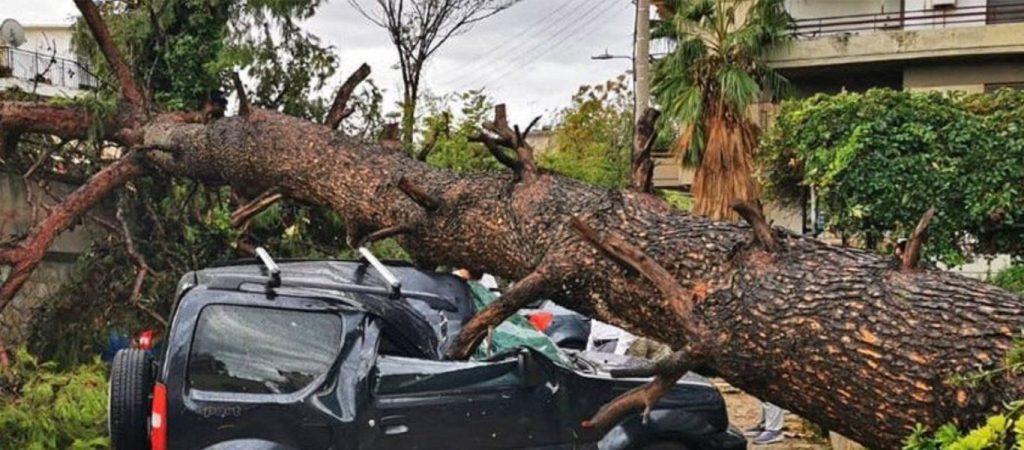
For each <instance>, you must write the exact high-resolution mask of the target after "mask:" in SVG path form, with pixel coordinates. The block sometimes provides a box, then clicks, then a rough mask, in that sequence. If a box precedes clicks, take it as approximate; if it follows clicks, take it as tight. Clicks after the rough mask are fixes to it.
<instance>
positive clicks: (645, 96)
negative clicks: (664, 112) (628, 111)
mask: <svg viewBox="0 0 1024 450" xmlns="http://www.w3.org/2000/svg"><path fill="white" fill-rule="evenodd" d="M635 1H636V27H635V28H634V31H633V41H634V46H633V92H634V95H635V97H634V100H633V101H634V106H633V120H634V122H639V121H640V118H641V116H643V114H644V109H647V106H648V105H649V104H650V98H651V0H635Z"/></svg>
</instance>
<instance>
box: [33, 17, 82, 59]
mask: <svg viewBox="0 0 1024 450" xmlns="http://www.w3.org/2000/svg"><path fill="white" fill-rule="evenodd" d="M24 28H25V43H24V44H22V45H21V46H20V47H18V48H19V49H21V50H26V51H32V52H36V53H42V54H44V55H52V54H54V52H55V51H56V56H57V57H58V58H67V59H78V54H77V53H76V52H75V50H74V46H73V45H72V44H71V37H72V34H73V33H72V30H71V25H25V26H24Z"/></svg>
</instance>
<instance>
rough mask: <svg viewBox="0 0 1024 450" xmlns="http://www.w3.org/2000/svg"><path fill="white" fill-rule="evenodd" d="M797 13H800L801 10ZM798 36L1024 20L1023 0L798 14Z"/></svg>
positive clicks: (806, 37)
mask: <svg viewBox="0 0 1024 450" xmlns="http://www.w3.org/2000/svg"><path fill="white" fill-rule="evenodd" d="M794 15H796V16H797V17H799V14H798V12H794ZM794 22H795V23H794V25H793V36H794V37H795V38H796V39H813V38H817V37H821V36H836V35H852V34H861V33H870V32H876V31H892V30H922V29H934V28H954V27H964V26H978V25H995V24H1004V23H1017V22H1024V1H1019V2H1008V3H1002V4H989V5H978V6H961V7H952V6H951V7H946V8H944V7H935V8H931V9H922V10H913V11H908V10H898V11H894V12H880V13H867V14H852V15H843V16H830V17H812V18H797V19H796V20H795V21H794Z"/></svg>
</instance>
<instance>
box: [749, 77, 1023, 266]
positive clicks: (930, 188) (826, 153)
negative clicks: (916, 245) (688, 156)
mask: <svg viewBox="0 0 1024 450" xmlns="http://www.w3.org/2000/svg"><path fill="white" fill-rule="evenodd" d="M759 160H760V162H761V164H760V165H761V178H762V181H763V183H764V188H765V191H766V194H767V195H768V196H769V197H772V198H774V199H778V200H782V201H783V202H785V203H791V204H792V203H799V202H802V201H804V199H806V198H808V196H807V191H808V189H809V188H810V187H814V188H815V190H816V193H817V199H818V208H819V210H821V211H822V212H823V213H824V214H825V216H826V220H827V226H828V227H829V228H830V231H833V232H835V233H837V234H839V235H840V236H842V237H843V238H845V239H856V240H858V241H859V242H860V243H862V244H863V245H864V246H865V247H870V248H874V249H877V250H885V248H884V247H886V246H887V245H888V244H887V243H891V242H892V241H894V240H895V238H898V237H905V236H907V235H909V234H910V232H911V230H913V228H914V226H915V225H916V223H917V221H918V219H920V217H921V215H922V213H924V211H925V210H926V209H928V207H930V206H935V207H936V208H937V209H938V217H937V218H936V220H934V221H933V222H932V225H931V228H930V229H929V245H928V246H926V248H925V251H926V252H927V253H928V254H929V256H931V257H935V258H937V259H939V260H941V261H943V262H945V263H947V264H951V265H956V264H960V263H963V262H965V261H966V260H968V259H970V258H971V257H973V256H975V254H979V253H980V254H996V253H1011V254H1017V255H1020V254H1022V253H1024V228H1021V227H1020V226H1019V224H1020V223H1021V222H1022V221H1024V202H1020V201H1019V199H1020V197H1021V195H1024V191H1022V187H1024V92H1019V91H1010V90H1003V91H1000V92H998V93H995V94H973V95H965V94H942V93H915V92H902V91H892V90H884V89H875V90H870V91H868V92H867V93H864V94H858V93H844V94H839V95H817V96H814V97H811V98H809V99H804V100H799V101H790V102H785V103H784V104H783V105H782V110H781V115H780V116H779V118H778V120H777V121H776V123H775V124H774V126H773V127H772V128H771V129H769V131H768V132H767V133H766V134H765V137H764V142H763V147H762V149H761V152H760V154H759Z"/></svg>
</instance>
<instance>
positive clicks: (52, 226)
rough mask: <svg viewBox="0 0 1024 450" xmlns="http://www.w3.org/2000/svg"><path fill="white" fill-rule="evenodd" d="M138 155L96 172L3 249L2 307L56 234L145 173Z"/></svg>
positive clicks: (128, 156)
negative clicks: (7, 270)
mask: <svg viewBox="0 0 1024 450" xmlns="http://www.w3.org/2000/svg"><path fill="white" fill-rule="evenodd" d="M142 171H143V167H142V164H140V163H139V161H138V158H137V155H136V154H135V153H130V154H128V155H125V156H124V157H123V158H121V159H120V160H118V161H117V162H115V163H113V164H111V165H109V166H107V167H106V168H104V169H103V170H101V171H99V172H98V173H96V175H93V176H92V177H91V178H90V179H89V181H88V182H86V184H84V185H82V186H81V187H79V188H78V189H76V190H75V191H74V192H72V193H71V194H69V195H68V196H67V197H65V198H64V201H63V202H61V203H60V204H57V205H55V206H54V207H53V209H52V211H51V212H50V214H49V215H48V216H47V217H46V218H45V219H43V220H42V221H40V222H39V223H37V224H36V225H35V226H33V227H32V229H31V230H30V231H29V233H28V236H26V237H25V238H24V239H22V240H21V241H19V242H18V243H17V244H15V245H14V246H12V247H11V248H8V249H6V250H4V251H2V252H0V264H7V265H10V266H12V267H11V272H10V274H9V275H8V277H7V279H6V280H5V281H4V283H3V285H0V310H3V308H4V307H5V306H7V303H8V302H10V301H11V299H13V298H14V294H16V293H17V292H18V289H20V288H21V286H22V285H23V284H25V281H27V280H28V277H29V275H31V274H32V271H33V270H34V269H35V268H36V266H38V265H39V263H40V262H41V261H42V260H43V256H44V255H45V254H46V250H47V249H48V248H49V247H50V244H52V243H53V241H54V240H55V239H56V238H57V236H58V235H59V234H60V233H62V232H63V231H64V230H66V229H68V228H70V226H71V225H72V224H73V223H74V222H75V220H77V219H78V217H80V216H81V215H83V214H85V212H86V211H88V210H89V209H91V208H92V207H93V206H95V205H96V204H97V203H99V202H100V201H101V200H103V199H104V198H105V197H106V196H107V195H109V194H110V193H111V192H113V191H114V190H116V189H118V188H120V187H121V186H124V184H125V183H127V182H128V181H129V180H131V179H133V178H135V177H136V176H138V175H139V174H140V173H142Z"/></svg>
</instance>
